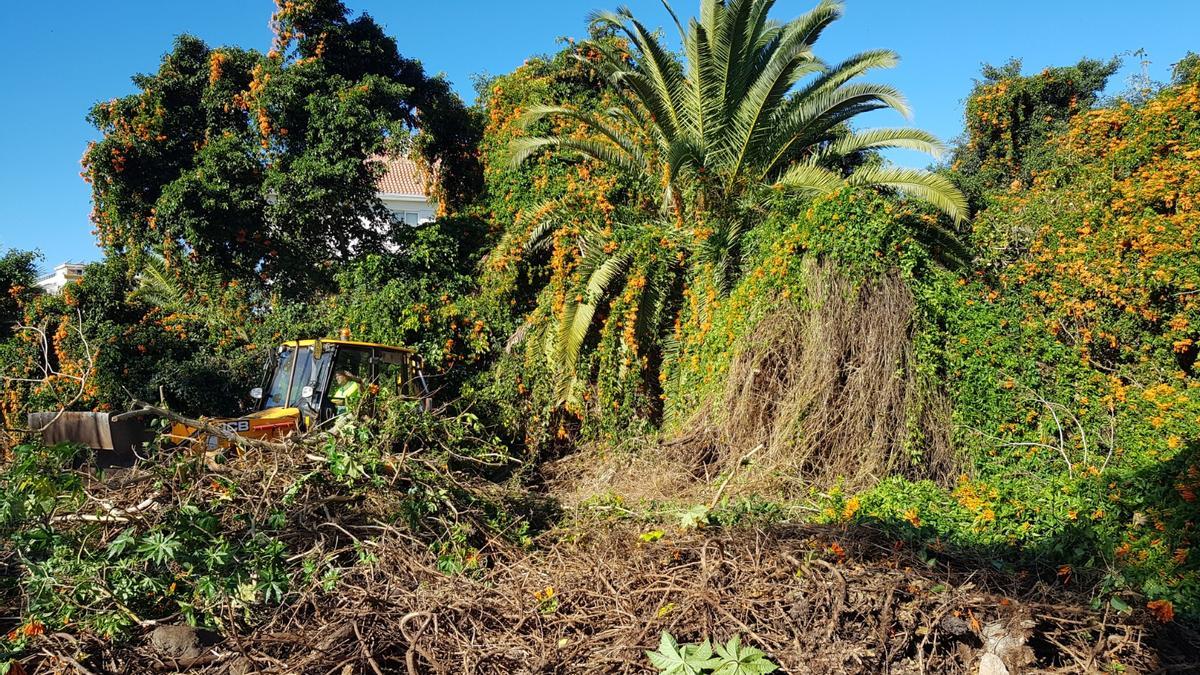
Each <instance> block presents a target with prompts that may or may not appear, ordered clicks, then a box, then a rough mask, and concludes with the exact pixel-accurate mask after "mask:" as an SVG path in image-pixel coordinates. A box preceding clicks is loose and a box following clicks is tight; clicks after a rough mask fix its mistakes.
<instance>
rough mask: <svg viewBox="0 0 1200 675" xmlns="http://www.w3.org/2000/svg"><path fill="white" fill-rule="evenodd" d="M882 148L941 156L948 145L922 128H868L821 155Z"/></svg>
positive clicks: (842, 139)
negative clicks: (901, 149)
mask: <svg viewBox="0 0 1200 675" xmlns="http://www.w3.org/2000/svg"><path fill="white" fill-rule="evenodd" d="M880 148H904V149H906V150H916V151H918V152H925V153H928V154H930V155H933V156H934V158H937V157H940V156H941V154H942V153H943V152H945V151H946V145H945V144H944V143H942V141H941V140H940V139H939V138H938V137H937V136H934V135H933V134H931V133H929V132H928V131H923V130H921V129H912V128H907V127H905V128H899V129H867V130H864V131H856V132H853V133H850V134H847V135H846V136H843V137H841V138H839V139H837V140H835V141H833V142H832V143H830V144H829V145H828V146H826V148H825V149H824V150H822V152H821V155H822V156H825V157H838V156H842V155H848V154H850V153H854V152H860V151H862V150H873V149H880Z"/></svg>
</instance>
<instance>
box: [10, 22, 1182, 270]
mask: <svg viewBox="0 0 1200 675" xmlns="http://www.w3.org/2000/svg"><path fill="white" fill-rule="evenodd" d="M346 2H347V4H348V5H349V6H350V7H351V8H352V9H353V10H354V11H355V12H367V13H369V14H371V15H372V16H374V17H375V18H376V20H378V21H379V22H380V23H381V24H383V25H384V26H385V27H386V29H387V31H388V32H389V33H390V34H391V35H393V36H395V37H396V38H397V40H398V42H399V45H400V50H401V52H402V53H403V54H404V55H405V56H409V57H414V58H418V59H420V60H421V61H422V62H423V63H424V64H425V67H426V69H427V70H429V71H431V72H441V73H445V74H446V76H447V77H449V79H450V80H451V81H452V82H453V83H454V85H455V86H456V88H457V89H458V90H459V92H460V93H462V95H463V96H464V97H465V98H467V99H468V100H469V99H470V98H471V97H472V96H473V90H472V87H471V80H470V76H471V75H472V74H475V73H482V72H487V73H492V74H499V73H504V72H507V71H509V70H511V69H513V68H515V67H516V66H518V65H520V64H521V62H522V61H524V60H525V58H527V57H528V56H529V55H531V54H539V53H546V52H549V51H552V50H554V49H555V39H556V38H557V37H559V36H564V35H571V36H580V35H582V34H583V33H584V17H585V16H586V15H587V13H588V12H589V11H590V10H592V9H597V8H602V9H611V8H613V7H615V6H616V5H618V4H622V3H623V4H628V5H629V6H630V7H632V9H633V10H634V12H635V13H636V14H637V15H638V16H639V17H642V18H643V19H644V21H645V22H646V23H648V24H650V25H653V26H665V25H668V20H667V17H666V14H665V12H664V11H663V10H662V8H661V5H660V4H659V2H658V0H522V1H521V2H495V1H494V0H482V1H481V0H440V1H437V2H412V1H410V0H406V1H399V0H390V1H389V0H346ZM11 4H12V6H9V7H6V11H5V16H6V20H5V21H4V22H3V24H0V64H3V65H2V66H0V68H2V70H0V92H3V97H2V98H0V101H2V103H0V160H2V161H0V250H2V249H4V248H7V247H16V248H24V249H32V248H36V249H40V250H41V251H42V252H43V253H44V254H45V260H44V264H46V265H47V266H49V265H53V264H54V263H57V262H62V261H64V260H73V261H90V260H95V259H97V258H98V257H99V256H100V251H99V250H98V249H97V248H96V246H95V243H94V239H93V237H92V235H91V225H90V224H89V222H88V212H89V210H90V208H91V205H90V202H89V192H88V186H87V185H86V184H85V183H84V182H83V181H82V180H81V179H80V178H79V157H80V155H81V154H82V153H83V150H84V147H85V146H86V144H87V142H88V140H90V139H92V138H94V137H95V132H94V130H93V129H92V128H90V127H89V126H88V124H87V122H86V121H85V120H84V116H85V114H86V112H87V110H88V108H89V107H90V106H91V105H92V104H93V103H95V102H96V101H100V100H107V99H110V98H113V97H115V96H121V95H124V94H128V93H130V92H132V91H133V87H132V84H131V83H130V81H129V77H130V75H132V74H134V73H136V72H149V71H153V70H154V69H156V68H157V64H158V60H159V58H160V57H161V56H162V54H163V53H164V52H165V51H167V49H168V48H169V47H170V44H171V41H172V39H173V38H174V36H175V35H177V34H179V33H184V32H187V33H192V34H194V35H197V36H199V37H201V38H203V39H204V40H206V41H208V42H209V43H210V44H213V45H219V44H237V45H241V46H248V47H257V48H260V49H265V48H266V46H267V45H268V43H269V41H270V30H269V27H268V25H267V24H268V20H269V18H270V15H271V11H272V9H273V5H272V3H271V1H270V0H204V1H203V2H196V1H194V0H193V1H187V2H176V1H163V0H121V2H95V1H94V0H88V1H86V2H84V1H82V0H68V1H65V2H63V1H60V2H20V3H11ZM811 4H812V0H778V2H777V4H776V9H775V16H776V17H778V18H790V17H792V16H795V15H797V14H800V13H802V12H803V11H804V10H806V9H808V8H809V6H811ZM673 5H674V7H675V9H676V11H677V12H679V13H680V14H681V15H684V16H686V15H690V14H692V13H694V11H695V7H696V6H697V5H698V2H697V1H696V0H675V2H674V3H673ZM846 5H847V7H846V16H845V18H843V19H842V20H841V21H839V22H838V23H836V24H835V25H834V26H833V27H832V28H831V29H830V30H829V32H827V33H826V34H825V36H824V37H823V38H822V39H821V42H820V43H819V44H818V54H819V55H820V56H821V57H822V58H824V59H826V60H829V61H833V60H838V59H841V58H844V57H845V56H848V55H850V54H852V53H854V52H857V51H862V50H864V49H870V48H880V47H885V48H889V49H893V50H895V51H897V52H899V54H900V56H901V63H900V66H899V67H898V68H896V69H894V70H892V71H887V72H884V73H880V74H879V75H878V76H877V77H876V78H875V79H876V80H878V81H883V82H888V83H890V84H894V85H897V86H899V87H900V89H901V90H902V91H903V92H905V94H906V95H907V96H908V98H909V100H910V103H911V104H912V107H913V110H914V112H915V115H914V119H913V121H912V123H913V124H915V125H917V126H921V127H923V128H925V129H928V130H930V131H932V132H934V133H936V134H938V135H940V136H942V137H943V138H945V139H947V140H948V139H951V138H953V137H954V136H955V135H957V134H958V133H959V132H960V131H961V130H962V101H963V99H964V97H965V96H966V94H967V92H968V91H969V90H970V88H971V83H972V78H974V77H976V76H977V75H978V73H979V66H980V64H981V63H984V62H989V63H1001V62H1003V61H1006V60H1007V59H1008V58H1009V57H1012V56H1017V57H1020V58H1022V59H1023V61H1024V63H1025V69H1026V71H1027V72H1031V71H1037V70H1040V69H1042V68H1043V67H1046V66H1050V65H1063V64H1069V63H1074V62H1075V61H1077V60H1078V59H1079V58H1080V57H1083V56H1091V57H1094V58H1107V57H1111V56H1114V55H1120V54H1122V53H1124V54H1130V53H1132V52H1133V51H1135V50H1138V49H1144V50H1146V52H1147V58H1148V59H1149V61H1150V63H1149V65H1148V70H1149V74H1150V76H1151V77H1153V78H1155V79H1160V80H1162V79H1166V78H1167V76H1168V73H1169V72H1170V67H1171V64H1172V63H1174V62H1175V61H1177V60H1179V58H1180V57H1182V56H1183V55H1184V54H1185V53H1187V51H1188V48H1189V47H1190V48H1191V49H1193V50H1196V51H1200V40H1197V39H1195V35H1196V33H1195V27H1196V26H1197V25H1200V2H1195V1H1194V0H1159V1H1157V2H1140V3H1130V2H1126V1H1118V0H1005V1H1004V2H995V1H993V2H980V1H975V2H972V1H970V0H966V1H964V0H924V1H921V0H912V1H910V2H902V1H897V0H847V2H846ZM1139 61H1140V59H1139V58H1137V57H1132V56H1127V57H1126V65H1125V68H1124V69H1123V70H1122V71H1121V72H1120V73H1119V74H1118V75H1117V76H1116V77H1115V78H1113V81H1112V82H1111V84H1110V91H1120V90H1121V89H1124V88H1125V87H1126V86H1127V85H1128V83H1129V78H1130V77H1131V76H1132V75H1135V74H1137V73H1139V72H1141V68H1142V66H1141V65H1139ZM875 115H876V117H875V118H874V119H872V120H870V121H869V123H870V124H872V125H896V124H900V123H902V122H903V120H901V119H898V118H896V116H894V115H891V116H888V115H886V114H883V113H875ZM894 160H895V161H897V162H898V163H902V164H909V165H915V166H921V165H924V164H926V163H927V160H926V158H924V157H922V156H918V155H908V154H897V155H895V157H894Z"/></svg>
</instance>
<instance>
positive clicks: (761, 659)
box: [713, 635, 779, 675]
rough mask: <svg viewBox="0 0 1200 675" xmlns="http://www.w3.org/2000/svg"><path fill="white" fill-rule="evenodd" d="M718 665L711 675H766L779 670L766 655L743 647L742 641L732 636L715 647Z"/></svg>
mask: <svg viewBox="0 0 1200 675" xmlns="http://www.w3.org/2000/svg"><path fill="white" fill-rule="evenodd" d="M717 654H718V655H719V657H720V659H719V660H720V665H718V666H717V669H716V670H714V671H713V675H766V673H773V672H775V671H776V670H778V669H779V666H777V665H775V664H774V663H772V662H771V661H769V660H768V659H767V655H766V654H765V653H763V652H762V651H761V650H759V649H755V648H754V647H743V646H742V639H741V637H740V636H738V635H734V636H733V637H732V638H730V639H729V642H727V643H725V644H724V645H721V644H718V645H717Z"/></svg>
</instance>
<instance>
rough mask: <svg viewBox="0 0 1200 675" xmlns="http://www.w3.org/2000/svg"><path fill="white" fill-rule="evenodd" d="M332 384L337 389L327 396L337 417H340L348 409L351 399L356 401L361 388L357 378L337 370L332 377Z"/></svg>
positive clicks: (346, 371)
mask: <svg viewBox="0 0 1200 675" xmlns="http://www.w3.org/2000/svg"><path fill="white" fill-rule="evenodd" d="M333 381H334V384H336V385H337V387H336V388H335V389H334V390H333V394H331V395H330V396H329V402H330V403H332V404H333V405H334V410H335V411H336V412H337V414H338V415H341V414H343V413H345V412H346V410H348V409H349V407H350V403H351V399H357V398H358V395H359V393H360V392H361V391H362V386H361V384H360V383H359V380H358V378H357V377H355V376H354V374H353V373H351V372H350V371H348V370H339V371H337V372H336V373H334V375H333Z"/></svg>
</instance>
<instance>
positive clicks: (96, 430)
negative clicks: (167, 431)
mask: <svg viewBox="0 0 1200 675" xmlns="http://www.w3.org/2000/svg"><path fill="white" fill-rule="evenodd" d="M29 428H30V429H34V430H38V429H40V430H41V434H42V442H43V443H45V444H46V445H57V444H59V443H79V444H81V445H86V446H87V447H89V448H92V449H93V450H102V451H108V452H103V453H101V455H100V457H97V459H103V462H102V463H104V464H106V465H110V466H111V465H126V464H132V462H133V459H134V456H135V451H136V450H137V449H139V448H141V447H142V445H143V444H145V443H148V442H150V441H152V440H154V434H153V433H152V432H151V431H150V429H149V428H148V427H147V426H146V423H145V421H144V420H143V419H141V418H136V417H135V418H126V419H120V420H113V419H112V417H110V415H109V413H93V412H37V413H29Z"/></svg>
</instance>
